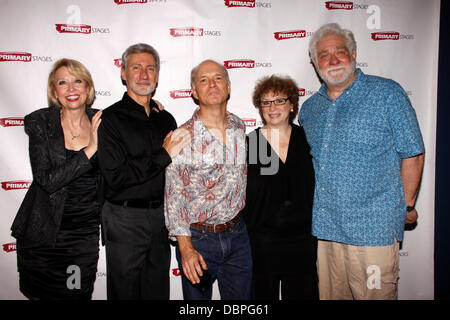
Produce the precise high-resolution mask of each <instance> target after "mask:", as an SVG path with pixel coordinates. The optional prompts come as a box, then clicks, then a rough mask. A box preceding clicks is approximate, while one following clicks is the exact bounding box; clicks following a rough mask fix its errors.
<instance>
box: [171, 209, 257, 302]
mask: <svg viewBox="0 0 450 320" xmlns="http://www.w3.org/2000/svg"><path fill="white" fill-rule="evenodd" d="M190 230H191V241H192V244H193V246H194V248H195V250H197V251H198V252H199V253H200V254H201V255H202V256H203V259H204V260H205V262H206V265H207V266H208V271H209V274H210V275H211V279H212V282H214V281H215V280H216V279H217V282H218V285H219V292H220V298H221V299H222V300H249V299H250V295H251V282H252V256H251V249H250V241H249V238H248V234H247V228H246V226H245V222H244V219H243V218H242V217H241V218H239V220H238V221H237V222H236V223H235V224H234V225H233V227H232V228H231V229H230V230H227V231H223V232H214V231H209V230H200V229H196V228H193V227H191V229H190ZM176 254H177V260H178V266H179V269H180V271H181V274H182V278H181V282H182V287H183V297H184V299H185V300H211V297H212V285H211V286H210V287H209V288H208V289H207V290H206V291H205V292H204V293H203V292H201V291H200V290H198V289H197V288H196V287H194V286H193V285H192V283H191V282H190V281H189V280H188V279H187V278H186V277H185V276H184V274H183V269H182V266H181V255H180V252H179V249H178V246H177V250H176Z"/></svg>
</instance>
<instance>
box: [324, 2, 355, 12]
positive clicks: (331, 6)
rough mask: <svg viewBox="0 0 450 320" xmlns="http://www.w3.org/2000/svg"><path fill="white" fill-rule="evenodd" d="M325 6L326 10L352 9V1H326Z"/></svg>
mask: <svg viewBox="0 0 450 320" xmlns="http://www.w3.org/2000/svg"><path fill="white" fill-rule="evenodd" d="M325 7H326V8H327V9H328V10H353V2H350V1H327V2H325Z"/></svg>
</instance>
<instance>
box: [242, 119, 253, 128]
mask: <svg viewBox="0 0 450 320" xmlns="http://www.w3.org/2000/svg"><path fill="white" fill-rule="evenodd" d="M242 121H244V123H245V126H246V127H256V119H242Z"/></svg>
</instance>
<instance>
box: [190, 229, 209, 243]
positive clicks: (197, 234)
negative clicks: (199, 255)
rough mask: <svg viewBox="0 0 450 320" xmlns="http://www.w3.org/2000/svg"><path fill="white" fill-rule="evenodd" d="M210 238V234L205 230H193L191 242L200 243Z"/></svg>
mask: <svg viewBox="0 0 450 320" xmlns="http://www.w3.org/2000/svg"><path fill="white" fill-rule="evenodd" d="M206 238H208V234H207V233H206V232H205V231H204V230H198V229H193V228H191V241H192V243H196V242H199V241H201V240H204V239H206Z"/></svg>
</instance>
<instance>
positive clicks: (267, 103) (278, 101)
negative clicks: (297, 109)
mask: <svg viewBox="0 0 450 320" xmlns="http://www.w3.org/2000/svg"><path fill="white" fill-rule="evenodd" d="M288 100H289V98H278V99H275V100H261V101H260V102H259V105H260V106H261V108H269V107H270V106H271V105H272V103H273V104H274V105H275V106H284V105H285V104H286V101H288Z"/></svg>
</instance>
